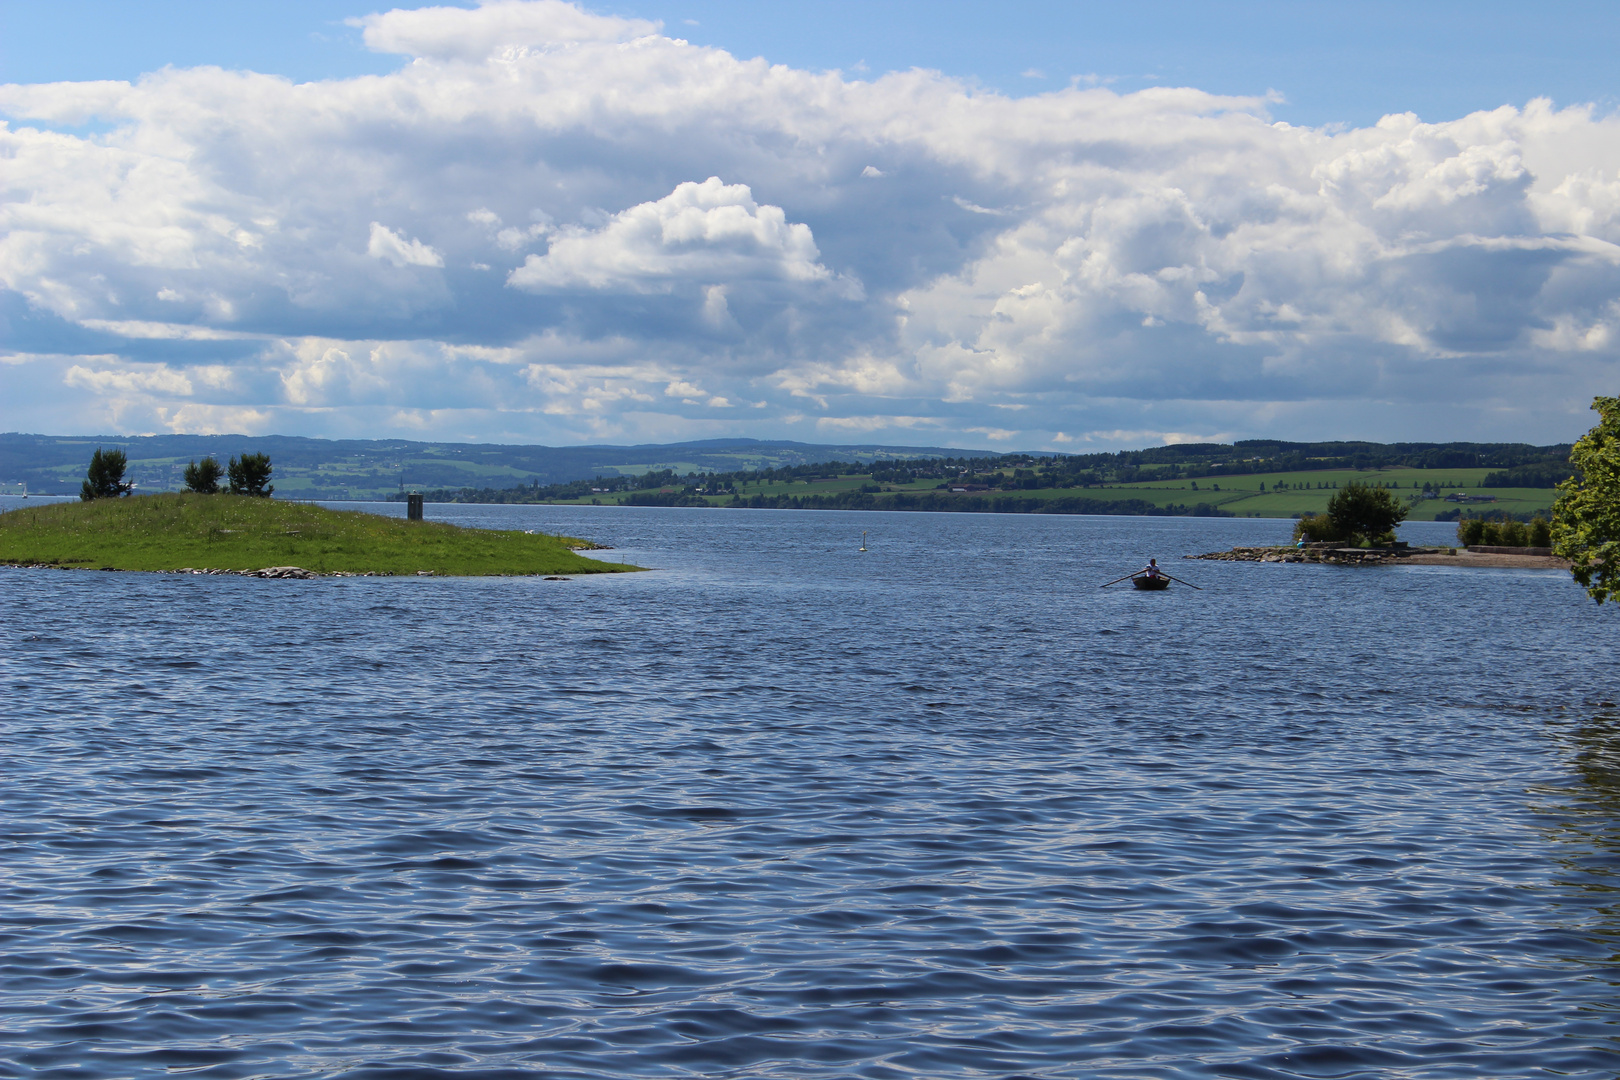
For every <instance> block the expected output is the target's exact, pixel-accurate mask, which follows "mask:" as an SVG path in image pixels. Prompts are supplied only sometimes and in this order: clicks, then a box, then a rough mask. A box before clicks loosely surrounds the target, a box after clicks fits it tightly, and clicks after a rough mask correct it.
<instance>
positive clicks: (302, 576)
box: [0, 563, 572, 581]
mask: <svg viewBox="0 0 1620 1080" xmlns="http://www.w3.org/2000/svg"><path fill="white" fill-rule="evenodd" d="M0 566H10V567H12V568H13V569H16V570H89V571H92V572H95V573H112V574H189V575H195V576H207V577H249V578H263V579H268V580H274V581H313V580H314V579H316V578H366V577H442V576H444V575H441V574H439V573H438V572H436V571H433V570H417V571H416V572H415V573H401V574H395V573H390V572H388V571H375V570H367V571H365V572H364V573H356V572H354V571H352V570H333V571H331V572H330V573H321V572H319V571H316V570H305V569H304V568H303V567H302V566H266V567H265V568H264V569H262V570H216V569H201V570H199V569H195V568H193V567H190V566H182V567H181V568H180V569H178V570H120V569H118V568H117V567H116V566H63V565H62V564H61V563H0ZM493 576H496V577H543V578H545V580H547V581H569V580H572V579H570V578H567V577H563V576H560V575H557V574H497V575H493Z"/></svg>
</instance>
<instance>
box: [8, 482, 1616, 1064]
mask: <svg viewBox="0 0 1620 1080" xmlns="http://www.w3.org/2000/svg"><path fill="white" fill-rule="evenodd" d="M19 505H24V504H23V503H22V501H21V500H20V499H0V506H4V507H6V508H14V507H16V506H19ZM376 509H378V510H380V511H381V512H387V513H395V514H400V515H401V516H403V512H404V507H403V505H402V504H393V505H390V506H379V507H376ZM428 516H429V517H430V518H438V519H441V520H451V521H457V522H460V523H464V524H472V525H479V526H487V527H498V528H526V529H539V530H544V531H547V532H562V533H566V534H571V535H578V536H586V537H591V538H594V539H597V540H600V541H602V542H604V543H608V544H611V545H613V547H614V549H615V550H614V551H612V552H610V553H604V554H606V555H607V557H609V558H613V559H615V560H624V561H628V562H632V563H636V564H639V565H642V566H648V567H653V568H655V569H654V571H653V572H651V573H645V574H627V575H613V576H602V577H576V578H574V579H572V580H568V581H543V580H539V579H530V578H514V579H442V578H410V579H337V580H332V579H326V580H319V581H259V580H253V579H244V578H221V577H190V576H186V577H181V576H171V575H142V574H105V573H93V572H75V573H67V572H58V571H30V570H14V569H0V618H3V620H4V632H5V642H6V648H5V650H4V652H3V654H0V678H3V686H4V693H5V699H4V700H5V709H4V712H3V716H0V732H3V739H4V746H5V750H6V758H5V767H4V770H3V772H0V1000H3V1001H4V1003H5V1004H4V1008H3V1009H0V1077H67V1076H73V1077H89V1078H98V1080H99V1078H109V1080H110V1078H144V1077H158V1076H164V1077H173V1076H175V1075H185V1076H187V1077H208V1078H214V1077H221V1078H233V1080H234V1078H249V1077H315V1076H337V1075H341V1076H343V1077H346V1078H367V1080H373V1078H396V1077H397V1078H403V1077H427V1078H431V1077H444V1078H456V1080H475V1078H476V1080H485V1078H496V1077H560V1078H587V1077H589V1078H598V1077H660V1078H661V1077H682V1078H690V1077H737V1078H742V1077H748V1078H754V1077H814V1078H833V1077H870V1078H880V1080H888V1078H902V1077H964V1078H966V1077H1087V1078H1090V1077H1106V1078H1138V1077H1141V1078H1149V1077H1151V1078H1172V1077H1175V1078H1180V1077H1243V1078H1274V1077H1275V1078H1282V1077H1290V1078H1293V1077H1332V1078H1362V1077H1365V1078H1373V1077H1377V1078H1388V1077H1399V1078H1424V1080H1428V1078H1442V1077H1480V1078H1486V1077H1489V1078H1501V1077H1539V1076H1546V1077H1553V1076H1558V1077H1591V1078H1597V1077H1603V1078H1612V1077H1613V1076H1614V1075H1615V1074H1616V1071H1617V1068H1620V1064H1617V1063H1620V1056H1617V1053H1616V1052H1617V1050H1620V1041H1617V1038H1616V1036H1617V1035H1620V1025H1617V1019H1620V1017H1617V1013H1616V1003H1617V1001H1620V994H1617V992H1616V983H1617V981H1620V967H1617V965H1616V962H1615V960H1616V955H1617V952H1620V891H1617V889H1620V860H1617V855H1620V820H1617V811H1620V709H1617V708H1616V707H1615V706H1614V704H1613V702H1614V701H1615V700H1616V697H1617V695H1620V668H1617V666H1616V664H1615V663H1614V656H1615V652H1616V646H1617V645H1620V610H1615V609H1614V608H1612V607H1611V606H1605V607H1603V608H1599V607H1597V606H1596V605H1594V604H1593V603H1592V602H1591V601H1590V600H1588V599H1586V598H1585V595H1584V594H1583V593H1582V592H1581V591H1580V589H1579V588H1578V587H1576V586H1575V585H1574V584H1573V583H1572V582H1571V581H1570V579H1569V576H1568V574H1565V573H1559V572H1548V571H1519V570H1474V571H1466V570H1455V569H1451V568H1448V567H1443V566H1442V567H1386V568H1367V569H1346V568H1337V567H1324V566H1309V565H1273V564H1265V565H1262V564H1249V563H1217V562H1195V561H1184V560H1183V559H1182V558H1181V556H1183V555H1186V554H1189V553H1195V552H1204V551H1213V550H1218V549H1224V548H1227V547H1231V546H1233V545H1235V544H1248V543H1261V542H1268V541H1276V540H1283V539H1286V537H1287V535H1288V528H1289V523H1288V522H1286V521H1265V520H1250V519H1190V518H1103V517H1045V516H1042V517H1031V516H989V515H985V516H980V515H969V514H957V515H949V514H939V515H936V514H893V513H840V512H792V511H721V510H672V509H651V508H648V509H635V508H605V507H604V508H592V507H560V506H559V507H546V506H522V507H519V506H441V505H430V506H429V507H428ZM862 530H865V531H866V538H865V541H866V547H867V549H868V550H866V551H865V552H861V551H859V550H857V549H858V548H859V547H860V546H861V541H862ZM1403 534H1404V535H1405V536H1406V537H1407V538H1409V539H1414V540H1418V541H1423V540H1431V541H1438V542H1444V541H1445V540H1447V539H1449V538H1450V537H1451V535H1452V527H1451V526H1446V525H1434V524H1422V523H1419V524H1414V525H1411V526H1407V527H1406V528H1405V529H1404V530H1403ZM1149 556H1157V557H1158V558H1159V559H1160V560H1161V562H1163V563H1165V565H1166V567H1167V569H1168V570H1169V571H1170V573H1172V574H1174V575H1176V576H1177V577H1181V578H1184V579H1185V580H1186V581H1188V582H1191V583H1192V584H1195V585H1198V586H1201V587H1202V591H1194V590H1193V589H1191V588H1188V587H1186V586H1184V585H1174V586H1172V587H1171V588H1170V589H1169V590H1167V591H1166V592H1163V593H1139V592H1135V591H1133V590H1131V589H1130V588H1129V587H1128V584H1127V585H1119V586H1114V587H1112V588H1107V589H1100V588H1098V586H1099V585H1100V584H1101V583H1102V582H1105V581H1108V580H1109V579H1110V578H1114V577H1118V576H1119V575H1120V574H1124V573H1126V572H1128V571H1130V570H1132V569H1135V568H1137V567H1139V566H1141V565H1142V564H1143V563H1144V562H1145V561H1146V560H1147V558H1148V557H1149Z"/></svg>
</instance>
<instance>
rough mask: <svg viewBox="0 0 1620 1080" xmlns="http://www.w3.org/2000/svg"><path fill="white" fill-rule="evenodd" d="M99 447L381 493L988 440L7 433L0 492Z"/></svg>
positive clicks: (132, 457)
mask: <svg viewBox="0 0 1620 1080" xmlns="http://www.w3.org/2000/svg"><path fill="white" fill-rule="evenodd" d="M98 447H105V448H107V449H115V448H116V449H119V450H122V451H124V453H125V454H127V455H128V457H129V471H128V473H127V474H126V475H127V477H128V478H129V479H131V480H133V481H134V482H135V484H136V485H137V487H136V490H137V491H148V492H150V491H174V490H179V489H180V488H181V487H182V486H183V483H182V479H181V477H182V473H183V471H184V469H185V466H186V464H187V463H188V462H190V461H192V460H193V459H197V458H202V457H206V456H207V455H209V454H212V455H213V456H214V457H216V458H218V459H219V460H220V462H221V463H222V464H223V463H224V462H225V461H227V460H228V459H229V458H230V457H231V456H233V455H237V454H242V453H244V452H246V453H265V454H269V455H270V460H271V461H272V462H274V464H275V477H274V482H275V487H276V494H277V495H278V496H282V497H287V498H295V499H384V498H386V497H387V496H388V495H390V494H392V493H397V492H399V491H400V490H402V489H405V488H459V487H477V488H483V487H510V486H512V485H516V484H561V483H568V482H570V481H573V480H588V479H590V478H591V477H594V476H632V475H641V474H643V473H646V472H649V471H653V470H660V469H672V470H674V471H676V472H678V473H681V474H686V473H691V472H699V473H708V472H735V471H737V470H740V469H770V468H783V467H789V466H794V465H804V464H809V463H812V462H824V461H868V462H869V461H876V460H879V459H891V458H908V459H910V458H923V459H931V458H943V457H953V458H975V459H976V458H984V457H993V456H996V452H994V451H989V450H962V449H953V448H949V447H937V446H881V445H877V444H861V443H849V444H840V445H818V444H814V443H800V442H785V441H763V440H759V439H704V440H700V441H696V442H684V443H670V444H663V445H657V444H644V445H639V446H505V445H499V444H488V443H437V442H414V441H411V440H407V439H306V438H301V437H298V436H291V435H143V436H129V435H83V436H79V435H24V434H15V433H11V434H3V435H0V491H10V492H20V491H21V490H22V485H24V484H26V485H27V488H28V490H29V491H30V492H35V493H47V494H49V493H57V494H74V493H77V492H78V490H79V482H80V481H81V480H82V479H83V478H84V470H85V466H86V465H87V464H88V463H89V461H90V455H91V454H92V453H94V452H95V450H96V449H97V448H98Z"/></svg>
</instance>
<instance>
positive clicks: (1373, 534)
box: [1294, 480, 1407, 544]
mask: <svg viewBox="0 0 1620 1080" xmlns="http://www.w3.org/2000/svg"><path fill="white" fill-rule="evenodd" d="M1406 513H1407V507H1406V506H1405V505H1404V504H1402V502H1401V501H1400V500H1399V499H1397V498H1396V497H1395V496H1394V495H1392V494H1391V493H1390V491H1389V489H1388V488H1384V487H1374V486H1372V485H1371V484H1363V483H1361V482H1360V481H1356V480H1352V481H1351V482H1350V483H1348V484H1346V485H1344V487H1342V488H1340V489H1339V490H1338V491H1336V492H1334V494H1333V498H1331V499H1329V500H1328V504H1327V513H1325V514H1310V515H1307V516H1305V517H1302V518H1300V519H1299V523H1298V524H1297V525H1295V526H1294V538H1295V539H1296V540H1298V539H1301V538H1303V539H1306V540H1312V541H1327V542H1331V541H1335V540H1338V541H1343V542H1351V543H1353V542H1360V541H1367V542H1370V543H1375V544H1376V543H1383V542H1386V541H1390V540H1394V539H1395V526H1397V525H1399V524H1400V523H1401V522H1403V521H1405V520H1406Z"/></svg>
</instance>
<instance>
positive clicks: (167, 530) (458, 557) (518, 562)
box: [0, 494, 640, 576]
mask: <svg viewBox="0 0 1620 1080" xmlns="http://www.w3.org/2000/svg"><path fill="white" fill-rule="evenodd" d="M582 546H588V545H586V544H585V542H584V541H577V540H573V539H571V538H569V537H555V536H545V535H533V534H529V533H522V532H495V531H492V530H487V529H463V528H460V527H458V526H455V525H447V524H444V523H443V522H434V521H404V520H402V519H400V518H391V517H380V516H378V515H376V514H364V513H359V512H357V511H353V510H328V509H326V508H324V507H320V506H310V505H308V504H304V503H289V502H281V501H277V500H274V499H250V498H241V497H237V496H232V495H190V494H163V495H140V496H136V497H134V498H128V499H98V500H96V501H94V502H87V503H86V502H71V503H55V504H51V505H46V506H31V507H29V508H27V509H25V510H14V511H11V512H10V513H6V514H0V563H9V564H12V565H18V564H21V565H35V564H40V563H45V564H51V565H57V566H67V567H87V568H95V569H100V568H111V569H115V570H180V569H185V568H192V569H199V570H201V569H211V570H260V569H263V568H265V567H269V566H301V567H303V568H304V569H306V570H314V571H316V572H318V573H325V574H331V573H355V574H364V573H374V574H415V573H417V572H419V571H423V570H426V571H430V572H432V573H435V574H444V575H451V576H483V575H492V574H600V573H612V572H617V571H624V570H636V569H640V568H639V567H634V566H627V565H623V564H619V563H609V562H601V561H599V560H596V559H587V558H585V557H584V556H583V555H579V554H577V553H576V552H574V551H573V550H571V547H582Z"/></svg>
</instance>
